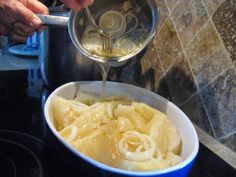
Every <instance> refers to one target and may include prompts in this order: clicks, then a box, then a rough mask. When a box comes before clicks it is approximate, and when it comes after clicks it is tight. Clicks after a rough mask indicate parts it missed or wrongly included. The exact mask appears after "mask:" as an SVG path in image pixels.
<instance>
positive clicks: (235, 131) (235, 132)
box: [219, 130, 236, 141]
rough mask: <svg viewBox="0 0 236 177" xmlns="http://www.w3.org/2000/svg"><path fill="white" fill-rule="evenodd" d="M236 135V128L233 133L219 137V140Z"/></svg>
mask: <svg viewBox="0 0 236 177" xmlns="http://www.w3.org/2000/svg"><path fill="white" fill-rule="evenodd" d="M234 134H235V135H236V130H234V131H233V132H231V133H228V134H227V135H225V136H222V137H221V138H219V140H220V141H221V140H224V139H226V138H229V137H230V136H232V135H234Z"/></svg>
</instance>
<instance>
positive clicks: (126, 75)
mask: <svg viewBox="0 0 236 177" xmlns="http://www.w3.org/2000/svg"><path fill="white" fill-rule="evenodd" d="M156 2H157V6H158V12H159V23H158V24H159V25H158V28H157V32H156V36H155V38H154V39H153V41H152V42H151V43H150V44H149V46H148V47H147V49H146V53H144V55H143V56H142V59H141V61H138V62H136V63H135V64H132V65H129V66H126V67H124V68H121V69H120V81H124V82H128V83H131V84H135V85H138V86H140V87H144V88H146V89H149V90H151V91H153V92H155V93H158V94H160V95H162V96H163V97H165V98H167V99H169V100H171V101H172V102H174V103H175V104H176V105H177V106H179V107H180V108H181V109H182V110H183V111H184V112H185V113H186V114H187V115H188V116H189V118H190V119H191V120H192V121H193V122H194V123H195V124H197V125H198V126H199V127H201V128H202V129H203V130H205V131H206V132H208V133H209V134H210V135H212V136H214V137H215V138H216V139H218V140H219V141H221V142H222V143H224V144H225V145H227V146H228V147H229V148H231V149H232V150H234V151H235V152H236V143H235V142H236V0H175V1H174V0H165V1H164V0H156Z"/></svg>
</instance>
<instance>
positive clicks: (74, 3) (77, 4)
mask: <svg viewBox="0 0 236 177" xmlns="http://www.w3.org/2000/svg"><path fill="white" fill-rule="evenodd" d="M62 1H63V2H64V3H65V4H66V5H67V6H68V7H69V8H71V9H73V10H75V11H79V10H80V9H82V8H84V7H87V6H89V5H91V4H92V3H93V1H94V0H62Z"/></svg>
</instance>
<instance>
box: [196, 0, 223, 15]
mask: <svg viewBox="0 0 236 177" xmlns="http://www.w3.org/2000/svg"><path fill="white" fill-rule="evenodd" d="M200 1H201V2H202V4H203V6H204V7H205V9H206V11H207V14H208V15H209V17H212V16H213V14H215V12H216V11H217V9H218V8H219V7H220V6H221V5H222V4H223V3H224V2H225V1H226V0H222V2H220V3H219V5H218V6H217V7H216V8H215V10H214V11H213V12H212V14H211V15H210V14H209V12H208V8H207V6H206V4H205V3H204V2H203V0H200Z"/></svg>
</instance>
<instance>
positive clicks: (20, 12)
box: [14, 1, 42, 29]
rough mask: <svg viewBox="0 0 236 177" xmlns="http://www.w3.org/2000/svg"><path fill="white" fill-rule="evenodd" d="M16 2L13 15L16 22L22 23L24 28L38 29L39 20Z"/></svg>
mask: <svg viewBox="0 0 236 177" xmlns="http://www.w3.org/2000/svg"><path fill="white" fill-rule="evenodd" d="M16 2H17V5H16V10H15V11H14V13H15V14H14V15H15V17H16V18H17V19H16V20H18V21H20V22H22V23H23V24H25V25H26V26H30V27H32V28H35V29H36V28H39V27H40V26H41V23H42V22H41V20H40V19H39V18H38V17H37V16H36V14H34V13H33V12H32V11H31V10H30V9H28V8H27V7H25V6H24V5H23V4H22V3H21V2H18V1H16Z"/></svg>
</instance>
